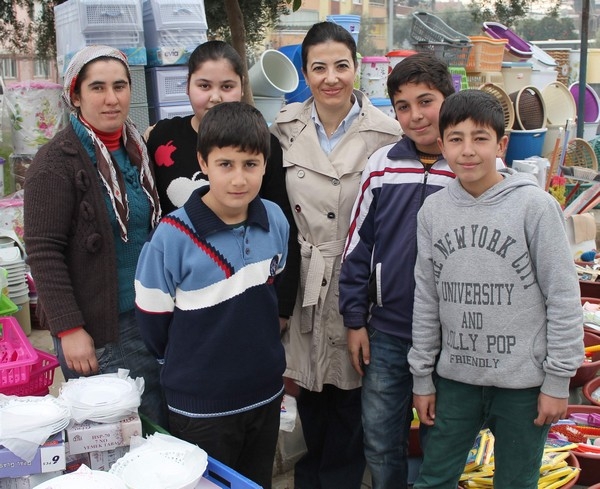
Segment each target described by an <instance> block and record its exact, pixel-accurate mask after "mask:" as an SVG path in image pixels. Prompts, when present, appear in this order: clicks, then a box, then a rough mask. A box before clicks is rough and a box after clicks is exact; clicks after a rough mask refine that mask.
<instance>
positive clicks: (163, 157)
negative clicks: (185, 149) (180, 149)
mask: <svg viewBox="0 0 600 489" xmlns="http://www.w3.org/2000/svg"><path fill="white" fill-rule="evenodd" d="M176 149H177V147H176V146H173V140H172V139H171V141H169V142H168V143H167V144H161V145H160V146H159V147H158V148H156V151H155V152H154V162H155V163H156V164H157V165H158V166H171V165H172V164H173V163H175V162H174V161H173V158H171V154H172V153H173V151H175V150H176Z"/></svg>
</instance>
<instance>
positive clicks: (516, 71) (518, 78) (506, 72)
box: [501, 63, 532, 93]
mask: <svg viewBox="0 0 600 489" xmlns="http://www.w3.org/2000/svg"><path fill="white" fill-rule="evenodd" d="M501 72H502V83H503V85H504V90H505V91H506V93H513V92H518V91H519V90H521V88H523V87H526V86H528V85H531V72H532V66H531V63H502V70H501Z"/></svg>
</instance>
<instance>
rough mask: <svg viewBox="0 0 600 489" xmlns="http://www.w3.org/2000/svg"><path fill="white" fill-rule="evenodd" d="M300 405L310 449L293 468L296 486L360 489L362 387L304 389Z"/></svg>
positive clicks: (305, 439)
mask: <svg viewBox="0 0 600 489" xmlns="http://www.w3.org/2000/svg"><path fill="white" fill-rule="evenodd" d="M297 405H298V414H299V416H300V422H301V423H302V433H303V434H304V441H305V443H306V447H307V449H308V451H307V453H306V454H305V455H304V456H303V457H302V458H301V459H300V460H299V461H298V462H297V463H296V466H295V468H294V487H295V489H342V488H343V489H360V486H361V483H362V479H363V475H364V472H365V465H366V462H365V456H364V451H363V430H362V423H361V401H360V388H358V389H352V390H342V389H339V388H337V387H335V386H333V385H329V384H326V385H325V386H323V391H322V392H312V391H309V390H307V389H303V388H301V389H300V395H299V396H298V398H297Z"/></svg>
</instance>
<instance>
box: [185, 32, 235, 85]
mask: <svg viewBox="0 0 600 489" xmlns="http://www.w3.org/2000/svg"><path fill="white" fill-rule="evenodd" d="M220 59H226V60H227V61H229V63H230V64H231V67H232V68H233V71H234V72H235V74H236V75H238V76H239V77H240V80H241V81H242V83H243V82H244V68H243V62H242V58H241V57H240V55H239V54H238V52H237V51H236V50H235V49H233V47H232V46H230V45H229V44H227V43H226V42H223V41H207V42H205V43H202V44H200V45H199V46H197V47H196V49H194V51H193V52H192V54H191V55H190V59H189V60H188V76H187V81H188V83H189V82H190V78H191V77H192V75H193V74H194V72H195V71H196V70H197V69H198V68H200V67H201V66H202V65H203V64H204V62H205V61H219V60H220Z"/></svg>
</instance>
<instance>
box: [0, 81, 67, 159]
mask: <svg viewBox="0 0 600 489" xmlns="http://www.w3.org/2000/svg"><path fill="white" fill-rule="evenodd" d="M4 100H5V102H4V103H5V105H6V107H7V109H8V115H9V119H10V127H11V132H12V145H13V150H14V151H13V153H14V154H20V155H34V154H36V153H37V151H38V149H39V148H40V147H41V146H43V145H44V144H45V143H47V142H48V141H50V139H52V138H53V137H54V135H55V134H56V133H57V132H58V131H60V130H61V129H62V128H63V127H64V126H65V122H66V117H65V116H66V111H65V106H64V103H63V100H62V85H58V84H57V83H50V82H41V81H40V82H36V81H25V82H21V83H15V84H12V85H9V86H7V87H6V91H5V95H4Z"/></svg>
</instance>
